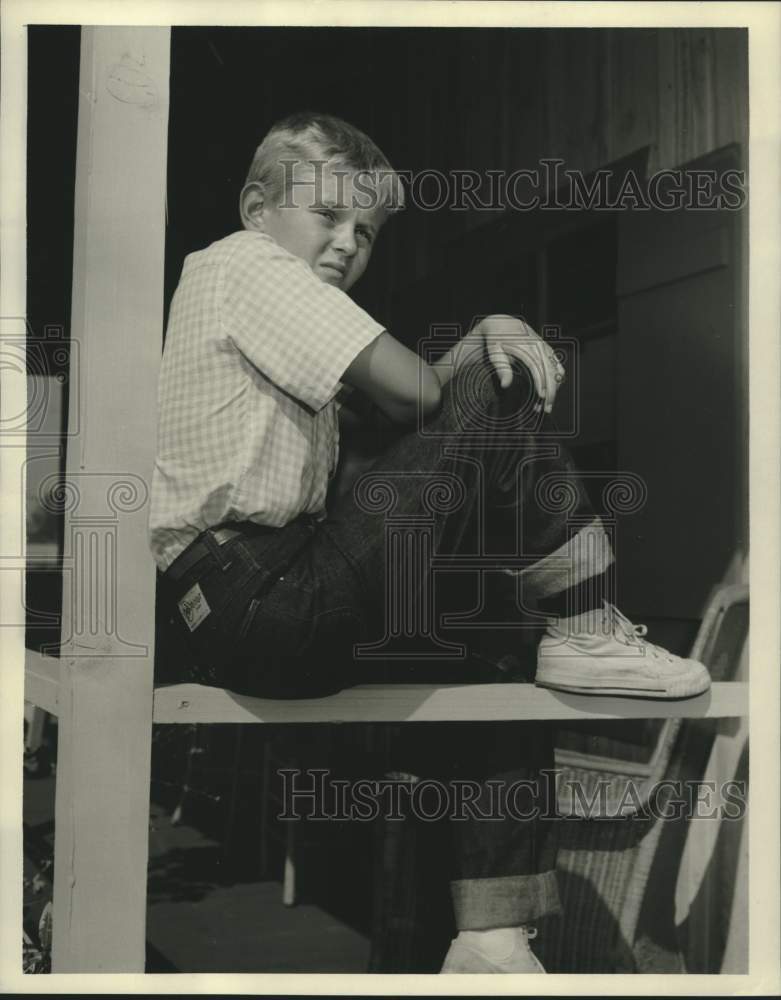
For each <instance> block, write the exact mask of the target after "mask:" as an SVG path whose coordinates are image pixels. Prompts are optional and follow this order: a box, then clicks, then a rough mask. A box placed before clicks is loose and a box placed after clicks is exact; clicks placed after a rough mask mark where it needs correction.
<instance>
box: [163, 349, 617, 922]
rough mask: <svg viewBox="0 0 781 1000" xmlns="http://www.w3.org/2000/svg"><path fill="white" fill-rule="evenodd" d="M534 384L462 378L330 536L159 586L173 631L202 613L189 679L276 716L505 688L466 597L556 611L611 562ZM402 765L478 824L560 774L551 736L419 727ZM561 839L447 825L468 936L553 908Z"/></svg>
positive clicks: (264, 548)
mask: <svg viewBox="0 0 781 1000" xmlns="http://www.w3.org/2000/svg"><path fill="white" fill-rule="evenodd" d="M524 384H525V382H524V380H523V379H520V378H516V379H515V380H514V382H513V386H512V387H511V388H510V389H506V390H501V389H499V388H498V383H497V382H496V380H495V378H494V377H493V376H491V375H489V374H488V373H487V372H485V371H483V370H482V369H480V368H476V367H473V368H470V369H467V370H466V371H465V372H462V373H459V374H458V375H456V377H455V378H453V379H452V380H451V382H450V383H449V384H448V385H447V386H446V388H445V390H444V393H443V403H442V407H441V409H440V411H439V412H438V414H437V415H436V416H435V417H434V418H433V419H432V420H430V421H429V422H428V423H426V424H425V425H424V426H423V427H421V428H418V429H417V430H415V431H412V432H410V433H408V434H405V435H403V436H402V437H400V438H399V439H398V440H397V441H396V442H395V443H394V444H393V445H392V446H391V447H390V448H389V449H388V450H387V451H386V452H385V453H384V454H383V455H382V456H381V457H380V458H379V459H378V460H377V462H376V463H375V464H374V466H373V467H372V469H371V470H370V471H369V472H368V473H367V474H364V475H363V476H361V477H359V479H358V481H357V482H356V484H355V486H354V488H353V489H352V490H348V491H347V492H346V493H345V494H344V495H343V496H341V497H339V498H338V499H337V500H336V502H335V503H334V504H333V505H332V507H331V509H329V511H328V516H327V518H326V519H325V520H323V521H321V522H318V523H314V522H309V521H306V520H301V519H299V520H298V521H295V522H292V523H291V524H289V525H287V526H285V527H284V528H280V529H273V530H268V529H257V528H253V527H252V526H244V528H243V530H242V534H240V535H239V536H238V537H236V538H233V539H231V540H229V541H228V542H226V543H225V544H223V545H218V544H217V542H216V541H215V539H214V537H213V535H212V534H211V532H206V533H205V535H203V536H201V541H203V542H204V543H205V547H204V558H202V559H201V560H200V561H199V562H198V563H197V564H195V565H194V566H192V567H191V568H189V569H188V570H187V571H186V572H185V573H184V574H183V575H182V576H181V578H179V579H177V580H176V581H175V582H173V581H172V580H171V577H172V576H173V575H176V574H175V570H176V563H175V564H174V566H173V567H172V569H171V571H169V573H167V574H165V576H164V578H163V583H164V587H165V591H166V599H167V601H168V602H169V607H170V608H171V609H172V613H173V616H174V618H175V619H179V615H178V612H177V611H176V605H177V602H178V601H179V599H181V598H182V596H183V595H185V594H187V592H188V591H189V590H190V589H191V588H192V587H193V586H194V585H195V584H198V585H199V586H200V588H201V591H202V593H203V595H204V597H205V600H206V603H207V605H208V608H209V609H210V613H209V614H208V615H207V616H206V617H205V618H204V619H203V621H202V622H201V624H199V625H198V627H197V628H196V629H195V630H194V631H193V632H192V633H189V632H187V631H186V630H185V629H184V626H183V625H181V620H180V619H179V623H180V626H181V627H182V629H183V631H185V632H186V634H187V640H188V642H189V644H190V648H191V651H192V655H193V660H194V663H195V664H197V667H196V669H197V670H198V671H199V672H198V673H196V674H194V675H193V676H195V677H196V678H197V679H199V680H202V681H204V682H206V683H212V684H217V685H220V686H224V687H228V688H230V689H231V690H234V691H237V692H240V693H247V694H254V695H258V696H261V697H272V698H291V697H312V696H318V695H324V694H328V693H333V692H335V691H338V690H340V689H342V688H344V687H347V686H349V685H352V684H355V683H361V682H364V683H372V682H377V681H383V682H387V681H392V680H399V681H403V680H406V681H407V682H409V681H410V680H412V679H417V680H434V679H436V680H441V681H443V682H446V681H448V680H456V679H457V680H459V681H468V680H473V681H482V682H486V681H488V680H497V681H500V680H506V679H507V674H506V673H503V672H502V670H501V669H499V668H498V667H497V666H496V664H497V663H499V662H500V660H501V657H500V656H497V655H485V654H484V652H482V651H481V650H484V648H485V645H486V642H487V641H488V645H489V646H490V645H491V641H490V640H491V639H492V638H495V633H496V630H495V629H492V628H491V627H490V624H486V625H483V626H482V627H477V628H475V627H471V628H470V627H469V621H466V622H464V621H463V617H464V611H466V612H467V615H466V618H467V619H468V618H469V614H468V612H469V610H470V609H469V607H468V606H467V608H466V609H465V608H464V607H463V604H461V605H459V600H460V598H459V593H460V592H461V591H462V589H463V587H462V586H461V585H462V584H463V582H464V581H465V580H466V579H467V578H471V579H472V580H473V581H474V579H475V578H478V577H479V578H480V580H482V581H483V584H481V586H480V588H479V594H478V609H477V611H478V616H479V614H481V613H482V614H484V615H485V614H486V613H487V617H484V618H483V619H482V620H483V621H485V622H488V623H490V621H491V615H490V611H491V607H490V602H487V601H486V594H487V593H488V592H489V591H490V590H491V589H493V591H495V592H498V593H499V595H500V596H499V598H497V600H499V601H500V602H501V601H502V600H504V601H505V602H506V603H507V604H508V605H512V604H514V602H515V600H516V590H517V588H518V584H519V580H520V583H521V585H522V593H523V597H524V600H525V599H526V598H535V597H546V596H550V595H552V594H556V593H559V592H562V591H564V590H566V589H567V588H569V587H571V586H573V585H575V584H577V583H579V582H581V581H582V580H583V579H587V578H588V577H590V576H593V575H596V574H598V573H601V572H603V571H604V569H605V568H606V564H605V559H606V558H607V559H608V561H609V559H610V558H612V557H610V556H609V555H608V556H607V557H605V556H604V554H603V555H602V556H601V557H597V558H596V559H595V558H594V553H595V552H602V553H604V552H605V546H604V545H601V546H594V545H591V546H578V545H577V544H574V542H576V541H577V537H578V536H580V535H581V534H583V533H592V534H596V535H600V534H601V533H602V529H601V525H600V522H599V519H598V518H597V517H595V515H594V514H593V512H592V510H591V507H590V506H589V502H588V499H587V497H586V494H585V491H584V489H583V487H582V485H581V483H580V482H579V480H578V478H577V474H576V472H575V469H574V467H573V465H572V462H571V460H570V458H569V457H568V456H567V454H566V452H565V451H564V450H563V448H561V446H560V445H559V444H558V443H557V442H556V441H555V438H554V436H553V434H552V433H551V428H550V426H549V425H548V423H547V420H545V419H541V418H540V417H539V415H538V414H537V413H536V412H535V411H534V410H533V409H532V408H531V406H530V405H529V399H528V398H527V397H526V394H525V389H524ZM562 496H563V497H564V501H562ZM194 544H195V545H197V544H199V543H198V542H196V543H194ZM586 551H587V552H588V553H590V556H589V557H588V558H584V557H583V556H581V555H580V554H579V553H580V552H586ZM600 559H601V561H600ZM485 580H489V581H490V582H489V584H488V585H484V581H485ZM448 611H450V612H453V613H461V616H462V622H461V625H460V627H459V626H458V625H457V626H456V627H455V628H453V629H451V630H449V631H445V632H443V631H442V630H441V629H439V630H438V625H437V623H438V622H440V620H441V615H442V614H443V613H446V612H448ZM516 617H517V618H518V620H519V624H520V618H521V615H520V613H519V612H517V611H516ZM478 625H479V622H478ZM527 634H528V633H527ZM502 636H503V637H504V641H505V650H504V651H505V652H508V651H510V652H511V651H512V648H513V645H514V643H515V642H517V645H518V646H519V647H520V645H521V642H520V638H519V637H518V638H516V639H514V638H513V633H512V632H508V631H506V630H505V631H503V632H502ZM421 637H422V644H421ZM447 644H449V651H448V647H447ZM459 644H460V645H459ZM494 645H495V644H494ZM508 645H509V650H508ZM532 670H533V667H532ZM399 752H400V753H401V754H402V755H404V756H406V762H402V763H401V767H400V769H401V770H405V771H413V772H414V773H416V774H418V775H436V776H438V777H440V778H441V779H442V780H445V781H452V780H454V779H462V780H471V781H474V782H477V783H478V785H479V787H480V789H481V791H480V795H479V797H478V800H477V807H478V810H479V812H482V813H483V814H485V813H487V812H490V809H489V808H487V807H486V808H481V805H482V806H486V803H487V802H488V798H487V797H488V796H490V794H492V793H491V786H490V783H491V782H494V786H495V783H496V782H499V783H500V784H503V785H504V786H513V785H515V786H516V787H520V786H519V785H518V783H519V782H520V783H521V784H523V782H524V781H525V782H526V783H527V785H525V786H524V787H527V788H528V780H529V779H535V778H536V777H537V775H538V773H539V770H540V769H541V768H549V769H552V767H553V751H552V740H551V735H550V730H549V728H548V727H545V726H540V725H535V726H531V725H527V724H518V723H496V724H490V725H489V724H482V723H481V724H475V723H434V724H431V725H426V726H422V725H420V724H410V725H408V726H406V727H404V738H403V740H402V746H401V747H400V748H399ZM495 787H496V786H495ZM493 794H496V793H495V791H494V793H493ZM521 795H522V798H523V797H525V801H524V802H516V807H517V808H519V809H520V811H521V812H522V813H523V814H526V815H528V814H529V813H530V812H531V811H532V807H533V806H534V805H535V804H536V805H537V806H538V807H539V808H541V809H543V810H545V808H546V806H549V805H550V803H548V801H547V784H546V783H545V782H542V783H541V787H540V791H539V792H538V793H537V794H536V795H535V793H534V792H533V791H532V790H526V791H523V792H522V793H521ZM551 825H552V824H550V823H544V822H538V821H535V820H529V821H523V822H520V821H519V820H518V819H517V818H515V817H514V816H511V815H508V814H506V813H505V815H504V818H495V819H481V818H479V817H478V818H474V819H469V820H467V821H466V822H460V821H459V822H456V821H454V822H452V823H451V824H450V827H451V830H452V842H453V848H454V849H453V880H452V883H451V885H452V893H453V902H454V908H455V915H456V922H457V925H458V927H459V928H461V929H481V928H486V927H498V926H509V925H515V924H521V923H526V922H529V921H531V920H533V919H534V918H536V917H540V916H543V915H545V914H546V913H549V912H552V911H554V910H556V909H557V908H558V893H557V889H556V882H555V874H554V863H555V849H554V847H553V846H552V844H553V841H552V838H551V837H550V828H551Z"/></svg>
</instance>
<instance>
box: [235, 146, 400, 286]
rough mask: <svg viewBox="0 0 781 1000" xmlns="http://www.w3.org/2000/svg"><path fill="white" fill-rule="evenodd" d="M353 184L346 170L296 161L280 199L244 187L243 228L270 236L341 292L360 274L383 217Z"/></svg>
mask: <svg viewBox="0 0 781 1000" xmlns="http://www.w3.org/2000/svg"><path fill="white" fill-rule="evenodd" d="M355 181H356V176H355V173H354V172H353V171H352V170H350V169H349V168H348V167H344V166H338V165H337V166H334V167H331V166H329V165H327V164H326V165H322V166H317V167H315V166H314V165H313V164H311V163H306V162H301V163H297V164H295V166H294V167H293V171H292V185H290V186H289V190H288V192H287V194H286V195H282V196H280V197H278V198H267V197H264V196H263V192H262V188H261V187H260V185H248V186H247V188H245V190H244V193H243V196H242V218H243V221H244V225H245V228H250V229H256V230H258V231H260V232H264V233H266V234H267V235H269V236H271V237H272V238H273V239H274V240H276V242H277V243H279V245H280V246H281V247H284V249H285V250H288V251H289V252H290V253H292V254H295V256H296V257H300V258H301V259H302V260H305V261H306V262H307V264H309V266H310V267H311V268H312V270H313V271H314V273H315V274H316V275H317V277H318V278H320V280H321V281H324V282H326V284H329V285H335V286H336V287H337V288H341V289H342V291H344V292H346V291H348V290H349V289H350V288H352V286H353V285H354V284H355V282H356V281H357V280H358V279H359V278H360V276H361V275H362V274H363V272H364V271H365V270H366V265H367V264H368V263H369V258H370V257H371V252H372V247H373V244H374V241H375V239H376V238H377V235H378V233H379V231H380V227H381V226H382V224H383V222H384V221H385V218H386V213H385V211H384V209H383V208H381V207H380V206H379V205H377V204H376V201H377V199H376V195H375V193H374V191H373V190H372V191H367V190H366V188H367V185H366V183H365V180H364V179H362V178H360V177H359V178H358V179H357V181H358V185H359V186H358V188H356V186H355ZM252 188H254V189H255V190H254V193H253V191H252V190H251V189H252ZM258 200H259V203H258ZM361 205H369V206H370V207H368V208H361V207H360V206H361ZM372 205H374V206H376V207H371V206H372Z"/></svg>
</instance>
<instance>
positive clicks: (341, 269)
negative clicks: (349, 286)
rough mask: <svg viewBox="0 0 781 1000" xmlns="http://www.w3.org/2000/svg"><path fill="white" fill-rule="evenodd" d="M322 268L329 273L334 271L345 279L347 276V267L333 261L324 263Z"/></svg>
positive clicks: (321, 265)
mask: <svg viewBox="0 0 781 1000" xmlns="http://www.w3.org/2000/svg"><path fill="white" fill-rule="evenodd" d="M320 267H324V268H326V269H327V270H329V271H333V272H334V274H338V275H339V277H340V278H343V277H344V276H345V274H347V267H346V266H345V265H344V264H337V263H335V262H333V261H323V262H321V264H320Z"/></svg>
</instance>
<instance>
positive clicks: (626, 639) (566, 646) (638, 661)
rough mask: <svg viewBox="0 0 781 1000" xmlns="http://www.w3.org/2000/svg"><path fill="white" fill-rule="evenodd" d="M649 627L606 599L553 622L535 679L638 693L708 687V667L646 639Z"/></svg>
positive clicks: (682, 692)
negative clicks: (596, 607) (597, 607)
mask: <svg viewBox="0 0 781 1000" xmlns="http://www.w3.org/2000/svg"><path fill="white" fill-rule="evenodd" d="M646 632H647V629H646V627H645V625H633V624H632V622H630V621H629V619H628V618H626V617H625V616H624V615H622V614H621V612H620V611H619V610H618V608H616V607H614V606H613V605H612V604H608V603H607V601H605V602H604V607H603V608H602V609H601V610H594V611H587V612H586V613H585V614H582V615H579V616H578V617H576V618H568V619H562V620H561V623H560V624H550V625H549V626H548V630H547V633H546V634H545V635H544V636H543V637H542V640H541V642H540V645H539V648H538V650H537V676H536V677H535V684H538V685H539V686H540V687H548V688H555V689H556V690H558V691H571V692H574V693H576V694H617V695H624V696H627V697H634V698H692V697H694V696H695V695H698V694H702V693H703V692H704V691H707V690H708V688H709V687H710V674H709V673H708V671H707V668H706V667H704V666H703V665H702V664H701V663H698V662H697V661H696V660H685V659H682V658H681V657H680V656H675V655H674V654H673V653H670V652H668V651H667V650H666V649H662V647H661V646H654V645H653V644H652V643H650V642H646V641H645V639H644V638H643V636H645V634H646Z"/></svg>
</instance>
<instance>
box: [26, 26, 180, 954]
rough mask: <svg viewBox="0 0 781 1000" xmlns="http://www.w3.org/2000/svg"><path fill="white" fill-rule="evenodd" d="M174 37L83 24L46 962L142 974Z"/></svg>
mask: <svg viewBox="0 0 781 1000" xmlns="http://www.w3.org/2000/svg"><path fill="white" fill-rule="evenodd" d="M169 49H170V31H169V29H167V28H114V27H111V28H102V27H97V28H83V29H82V42H81V74H80V83H79V91H80V103H79V124H78V148H77V161H76V202H75V212H74V257H73V312H72V324H71V334H72V353H71V377H70V386H71V395H70V410H69V418H68V420H69V423H68V430H69V434H70V435H72V436H71V437H69V442H68V454H67V483H66V487H65V490H64V491H63V498H62V499H63V504H64V506H65V553H64V562H65V565H66V571H65V573H64V585H63V586H64V594H63V626H62V639H63V649H62V654H61V655H62V659H61V667H60V690H59V709H58V714H59V745H58V770H57V793H56V805H55V823H56V830H55V832H56V843H55V881H54V927H53V930H54V941H53V970H54V971H55V972H143V970H144V944H145V918H146V871H147V858H148V823H149V781H150V753H151V746H150V743H151V727H152V702H153V658H154V601H155V570H154V564H153V562H152V559H151V556H150V553H149V551H148V548H147V544H146V524H147V516H148V490H149V484H150V481H151V471H152V463H153V459H154V448H155V434H156V392H157V374H158V368H159V363H160V354H161V345H162V324H163V266H164V243H165V184H166V152H167V138H168V136H167V130H168V77H169V62H170V53H169ZM38 196H39V197H45V196H46V193H45V191H41V192H38Z"/></svg>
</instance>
